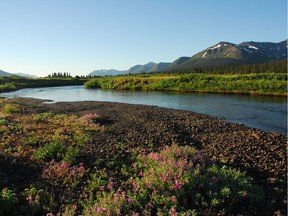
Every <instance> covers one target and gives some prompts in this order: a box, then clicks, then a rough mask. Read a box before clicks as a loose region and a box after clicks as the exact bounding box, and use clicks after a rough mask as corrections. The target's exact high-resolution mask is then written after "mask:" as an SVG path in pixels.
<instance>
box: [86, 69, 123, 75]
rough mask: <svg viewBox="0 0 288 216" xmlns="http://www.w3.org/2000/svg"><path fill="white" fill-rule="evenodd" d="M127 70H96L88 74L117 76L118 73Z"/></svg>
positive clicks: (120, 73)
mask: <svg viewBox="0 0 288 216" xmlns="http://www.w3.org/2000/svg"><path fill="white" fill-rule="evenodd" d="M125 73H126V71H120V70H114V69H111V70H105V69H102V70H94V71H92V72H91V73H89V74H88V76H117V75H122V74H125Z"/></svg>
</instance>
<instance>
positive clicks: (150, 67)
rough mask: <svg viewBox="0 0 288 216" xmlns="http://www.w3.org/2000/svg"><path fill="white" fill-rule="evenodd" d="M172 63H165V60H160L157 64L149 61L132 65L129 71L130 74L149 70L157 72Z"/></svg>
mask: <svg viewBox="0 0 288 216" xmlns="http://www.w3.org/2000/svg"><path fill="white" fill-rule="evenodd" d="M170 65H171V63H165V62H160V63H159V64H156V63H154V62H149V63H147V64H145V65H135V66H133V67H131V68H130V69H129V70H128V71H127V73H130V74H139V73H143V72H146V73H149V72H156V71H163V70H166V69H167V68H169V66H170Z"/></svg>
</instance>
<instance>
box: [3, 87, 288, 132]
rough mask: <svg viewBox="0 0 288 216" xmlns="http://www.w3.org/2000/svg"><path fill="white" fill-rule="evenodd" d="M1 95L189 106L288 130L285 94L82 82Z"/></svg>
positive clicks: (232, 119)
mask: <svg viewBox="0 0 288 216" xmlns="http://www.w3.org/2000/svg"><path fill="white" fill-rule="evenodd" d="M0 96H1V97H31V98H38V99H48V100H52V101H54V102H72V101H110V102H121V103H130V104H144V105H154V106H159V107H166V108H173V109H180V110H189V111H194V112H198V113H203V114H208V115H211V116H214V117H218V118H223V119H224V120H226V121H228V122H234V123H241V124H244V125H246V126H248V127H253V128H259V129H262V130H266V131H270V132H279V133H287V99H286V98H285V97H268V96H251V95H223V94H206V93H205V94H204V93H203V94H202V93H183V92H181V93H180V92H163V91H161V92H160V91H148V92H145V91H118V90H117V91H115V90H102V89H85V88H84V87H83V86H66V87H48V88H30V89H22V90H18V91H15V92H9V93H2V94H0Z"/></svg>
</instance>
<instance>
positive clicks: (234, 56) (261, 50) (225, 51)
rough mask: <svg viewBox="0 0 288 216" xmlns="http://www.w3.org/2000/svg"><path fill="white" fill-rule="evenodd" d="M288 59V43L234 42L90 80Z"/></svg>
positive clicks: (99, 72)
mask: <svg viewBox="0 0 288 216" xmlns="http://www.w3.org/2000/svg"><path fill="white" fill-rule="evenodd" d="M285 59H287V40H285V41H282V42H279V43H272V42H253V41H250V42H242V43H240V44H234V43H230V42H224V41H222V42H219V43H217V44H215V45H213V46H210V47H208V48H206V49H204V50H203V51H201V52H198V53H197V54H195V55H193V56H192V57H179V58H178V59H176V60H175V61H173V62H171V63H169V62H167V63H164V62H160V63H159V64H157V63H154V62H149V63H147V64H144V65H135V66H133V67H131V68H130V69H128V70H125V71H119V70H95V71H93V72H91V73H90V74H89V75H90V76H105V75H113V76H115V75H124V74H140V73H144V72H146V73H150V72H159V71H165V70H170V71H171V70H172V71H177V70H182V69H186V70H187V69H195V68H207V67H215V66H234V65H251V64H262V63H269V62H272V61H277V60H285Z"/></svg>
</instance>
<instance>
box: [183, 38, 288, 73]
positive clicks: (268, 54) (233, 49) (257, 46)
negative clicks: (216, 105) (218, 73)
mask: <svg viewBox="0 0 288 216" xmlns="http://www.w3.org/2000/svg"><path fill="white" fill-rule="evenodd" d="M286 44H287V41H282V42H280V43H271V42H243V43H240V44H239V45H237V44H233V43H229V42H219V43H218V44H216V45H213V46H211V47H209V48H207V49H205V50H203V51H201V52H199V53H197V54H196V55H194V56H192V57H191V58H190V59H189V60H188V61H185V62H184V63H182V64H180V65H179V67H191V68H195V67H209V66H226V65H227V66H229V65H244V64H259V63H265V62H269V61H273V60H281V59H286V58H287V49H286Z"/></svg>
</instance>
